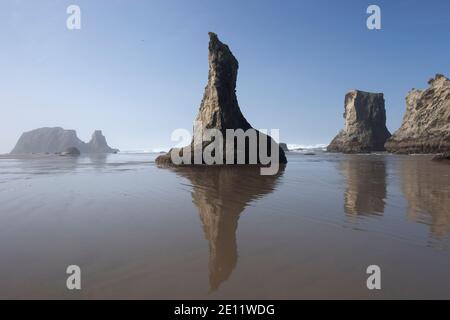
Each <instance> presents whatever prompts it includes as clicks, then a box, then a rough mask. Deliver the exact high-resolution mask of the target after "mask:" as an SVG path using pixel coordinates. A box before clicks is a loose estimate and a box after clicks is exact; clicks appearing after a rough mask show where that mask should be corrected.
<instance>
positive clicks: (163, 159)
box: [156, 32, 287, 164]
mask: <svg viewBox="0 0 450 320" xmlns="http://www.w3.org/2000/svg"><path fill="white" fill-rule="evenodd" d="M209 37H210V41H209V47H208V48H209V55H208V62H209V73H208V84H207V86H206V88H205V92H204V95H203V100H202V102H201V105H200V109H199V112H198V115H197V118H196V120H195V122H196V126H195V128H194V139H193V141H192V143H191V145H190V146H187V147H185V148H183V149H182V150H180V154H182V153H183V150H186V148H190V149H191V150H196V149H202V150H204V149H205V147H207V146H208V144H210V142H201V138H202V132H205V129H217V130H219V131H220V132H221V133H222V135H223V137H224V138H225V136H226V129H235V130H236V129H242V130H244V131H246V130H248V129H251V128H252V126H251V125H250V124H249V122H248V121H247V120H246V119H245V117H244V115H243V114H242V112H241V109H240V108H239V104H238V100H237V97H236V80H237V74H238V68H239V63H238V61H237V60H236V58H235V57H234V55H233V54H232V52H231V51H230V49H229V47H228V46H227V45H226V44H223V43H222V42H220V40H219V38H218V37H217V35H216V34H215V33H212V32H210V33H209ZM256 132H257V137H258V141H259V139H261V138H266V137H267V136H266V135H264V134H263V133H261V132H259V131H256ZM224 140H225V139H224ZM271 142H274V140H273V139H272V138H271V137H268V143H267V145H268V150H271V149H270V148H271ZM225 145H226V141H224V146H225ZM275 145H276V147H277V148H278V149H279V162H280V163H283V164H284V163H287V160H286V156H285V154H284V151H283V150H282V149H281V148H280V147H279V145H278V144H275ZM246 149H248V148H246ZM235 151H236V153H239V152H246V159H247V158H248V154H247V151H248V150H235ZM236 153H235V154H236ZM225 154H226V148H224V159H225ZM156 162H157V163H158V164H172V160H171V158H170V153H168V154H166V155H162V156H160V157H158V158H157V159H156ZM224 163H225V161H224ZM246 163H247V162H246ZM258 163H259V157H258Z"/></svg>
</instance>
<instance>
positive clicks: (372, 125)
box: [327, 90, 391, 153]
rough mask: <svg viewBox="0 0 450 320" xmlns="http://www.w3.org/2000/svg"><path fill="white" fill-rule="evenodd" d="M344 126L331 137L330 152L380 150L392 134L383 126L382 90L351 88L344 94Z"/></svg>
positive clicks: (328, 148) (384, 114)
mask: <svg viewBox="0 0 450 320" xmlns="http://www.w3.org/2000/svg"><path fill="white" fill-rule="evenodd" d="M344 118H345V128H344V129H343V130H341V131H340V132H339V133H338V135H337V136H336V137H335V138H334V139H333V140H332V141H331V143H330V145H329V146H328V147H327V150H328V151H330V152H344V153H364V152H371V151H383V150H384V143H385V142H386V140H387V139H388V138H389V137H390V136H391V134H390V133H389V131H388V129H387V128H386V110H385V108H384V97H383V94H382V93H370V92H364V91H359V90H353V91H350V92H349V93H347V95H346V96H345V112H344Z"/></svg>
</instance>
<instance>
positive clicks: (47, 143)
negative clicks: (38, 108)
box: [11, 127, 118, 154]
mask: <svg viewBox="0 0 450 320" xmlns="http://www.w3.org/2000/svg"><path fill="white" fill-rule="evenodd" d="M69 149H72V150H74V149H77V150H78V151H79V152H81V153H116V152H118V150H117V149H112V148H110V147H109V146H108V144H107V143H106V138H105V137H104V136H103V134H102V132H101V131H99V130H97V131H95V132H94V134H93V135H92V139H91V141H90V142H89V143H85V142H83V141H81V140H80V139H79V138H78V137H77V133H76V131H75V130H65V129H63V128H60V127H55V128H39V129H35V130H32V131H29V132H25V133H23V134H22V136H21V137H20V139H19V141H18V142H17V144H16V146H15V147H14V149H13V150H12V151H11V154H30V153H63V152H66V151H67V150H69Z"/></svg>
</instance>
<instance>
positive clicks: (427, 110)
mask: <svg viewBox="0 0 450 320" xmlns="http://www.w3.org/2000/svg"><path fill="white" fill-rule="evenodd" d="M428 84H429V87H428V88H427V89H426V90H417V89H413V90H411V91H410V92H409V93H408V95H407V96H406V113H405V115H404V117H403V123H402V125H401V127H400V129H398V130H397V131H396V132H395V133H394V134H393V135H392V137H391V138H390V139H389V140H388V141H387V142H386V144H385V147H386V150H388V151H389V152H394V153H405V154H410V153H444V152H448V151H450V81H449V79H447V78H446V77H445V76H443V75H442V74H437V75H436V76H435V77H434V78H433V79H431V80H429V81H428Z"/></svg>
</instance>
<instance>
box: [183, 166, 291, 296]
mask: <svg viewBox="0 0 450 320" xmlns="http://www.w3.org/2000/svg"><path fill="white" fill-rule="evenodd" d="M174 170H175V172H176V174H177V175H179V176H181V177H184V178H187V179H188V180H189V182H190V183H191V185H192V202H193V203H194V204H195V205H196V206H197V208H198V213H199V217H200V220H201V222H202V225H203V231H204V234H205V238H206V239H207V240H208V243H209V283H210V291H215V290H217V289H218V288H219V286H220V285H221V284H222V283H223V282H224V281H226V280H227V279H228V278H229V277H230V275H231V273H232V272H233V270H234V269H235V267H236V264H237V261H238V249H237V248H238V246H237V242H236V232H237V227H238V220H239V217H240V215H241V213H242V212H243V211H244V210H245V208H246V207H247V206H248V205H249V204H250V203H251V202H252V201H256V200H257V199H259V198H261V197H263V196H265V195H268V194H270V193H271V192H272V191H274V190H275V188H276V185H277V181H278V180H279V178H280V177H281V176H282V174H283V170H281V171H279V173H278V174H277V175H272V176H262V175H260V172H259V170H258V168H255V167H248V166H247V167H242V166H241V167H234V166H222V167H217V166H208V167H206V166H205V167H175V168H174Z"/></svg>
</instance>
